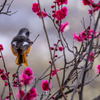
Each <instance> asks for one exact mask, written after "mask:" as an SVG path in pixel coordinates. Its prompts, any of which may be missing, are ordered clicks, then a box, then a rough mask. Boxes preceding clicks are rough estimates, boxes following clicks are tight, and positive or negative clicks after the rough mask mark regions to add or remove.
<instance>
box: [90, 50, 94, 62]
mask: <svg viewBox="0 0 100 100" xmlns="http://www.w3.org/2000/svg"><path fill="white" fill-rule="evenodd" d="M94 55H95V53H94V52H91V53H90V56H89V61H90V62H92V61H94Z"/></svg>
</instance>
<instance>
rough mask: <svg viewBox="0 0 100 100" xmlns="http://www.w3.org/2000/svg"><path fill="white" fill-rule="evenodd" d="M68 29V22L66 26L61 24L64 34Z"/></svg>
mask: <svg viewBox="0 0 100 100" xmlns="http://www.w3.org/2000/svg"><path fill="white" fill-rule="evenodd" d="M59 29H60V27H59ZM68 29H69V25H68V22H66V23H65V24H63V23H61V31H62V33H64V32H65V31H67V30H68Z"/></svg>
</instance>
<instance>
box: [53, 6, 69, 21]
mask: <svg viewBox="0 0 100 100" xmlns="http://www.w3.org/2000/svg"><path fill="white" fill-rule="evenodd" d="M67 14H68V9H67V7H63V8H62V10H58V11H56V12H55V17H56V18H57V20H62V19H64V18H65V17H66V16H67Z"/></svg>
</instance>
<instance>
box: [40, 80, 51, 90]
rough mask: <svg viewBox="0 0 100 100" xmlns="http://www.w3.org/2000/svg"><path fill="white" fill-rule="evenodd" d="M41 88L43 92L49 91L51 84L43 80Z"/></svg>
mask: <svg viewBox="0 0 100 100" xmlns="http://www.w3.org/2000/svg"><path fill="white" fill-rule="evenodd" d="M41 87H42V89H43V90H44V91H49V90H50V88H51V82H50V83H49V81H48V80H44V81H42V85H41Z"/></svg>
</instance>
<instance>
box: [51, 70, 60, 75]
mask: <svg viewBox="0 0 100 100" xmlns="http://www.w3.org/2000/svg"><path fill="white" fill-rule="evenodd" d="M56 71H57V72H58V71H59V69H58V68H56ZM55 75H56V72H55V70H53V71H52V74H51V76H55Z"/></svg>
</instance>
